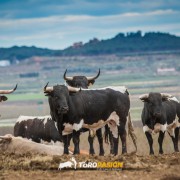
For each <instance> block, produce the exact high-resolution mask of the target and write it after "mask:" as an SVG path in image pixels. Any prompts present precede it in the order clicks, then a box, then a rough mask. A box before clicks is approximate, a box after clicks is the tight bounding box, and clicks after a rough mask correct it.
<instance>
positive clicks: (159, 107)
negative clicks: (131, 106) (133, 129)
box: [140, 93, 180, 154]
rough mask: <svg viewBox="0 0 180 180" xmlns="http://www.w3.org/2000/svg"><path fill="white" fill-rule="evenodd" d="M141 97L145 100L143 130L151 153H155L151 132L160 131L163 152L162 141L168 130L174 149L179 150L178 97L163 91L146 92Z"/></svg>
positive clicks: (160, 147)
mask: <svg viewBox="0 0 180 180" xmlns="http://www.w3.org/2000/svg"><path fill="white" fill-rule="evenodd" d="M140 99H141V100H142V101H143V102H144V108H143V111H142V115H141V118H142V123H143V130H144V132H145V134H146V137H147V140H148V143H149V147H150V154H154V150H153V139H152V135H151V134H152V133H153V132H154V133H157V132H159V138H158V143H159V153H160V154H162V153H163V148H162V143H163V139H164V134H165V131H166V130H167V131H168V133H169V135H170V136H171V138H172V141H173V144H174V150H175V151H179V149H178V134H179V126H180V103H179V102H178V101H177V99H176V98H174V97H172V96H171V95H169V94H163V93H149V94H144V95H141V96H140ZM177 118H178V119H177Z"/></svg>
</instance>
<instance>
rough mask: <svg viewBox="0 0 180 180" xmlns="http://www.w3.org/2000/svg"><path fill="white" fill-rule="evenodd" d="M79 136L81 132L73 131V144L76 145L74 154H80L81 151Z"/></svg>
mask: <svg viewBox="0 0 180 180" xmlns="http://www.w3.org/2000/svg"><path fill="white" fill-rule="evenodd" d="M79 136H80V131H75V130H73V143H74V154H80V150H79V141H80V140H79Z"/></svg>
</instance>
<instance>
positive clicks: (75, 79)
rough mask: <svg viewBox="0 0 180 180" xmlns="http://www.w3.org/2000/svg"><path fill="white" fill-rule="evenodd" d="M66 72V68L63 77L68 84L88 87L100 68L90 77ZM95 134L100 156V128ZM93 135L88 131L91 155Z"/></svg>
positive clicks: (102, 153) (102, 148)
mask: <svg viewBox="0 0 180 180" xmlns="http://www.w3.org/2000/svg"><path fill="white" fill-rule="evenodd" d="M66 73H67V69H66V71H65V72H64V76H63V77H64V80H65V81H66V83H67V84H68V85H69V86H72V87H81V88H85V89H88V87H89V86H90V85H93V84H94V83H95V80H96V79H97V78H98V77H99V75H100V69H99V72H98V73H97V75H96V76H90V77H88V76H67V75H66ZM106 134H108V130H106ZM96 135H97V139H98V142H99V155H101V156H102V155H104V147H103V136H102V131H101V129H98V130H97V131H96ZM94 137H95V136H94V135H91V134H90V132H89V136H88V141H89V146H90V149H89V154H92V155H93V154H95V151H94V147H93V141H94ZM69 138H71V135H69Z"/></svg>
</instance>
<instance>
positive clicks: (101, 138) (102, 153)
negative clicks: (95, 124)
mask: <svg viewBox="0 0 180 180" xmlns="http://www.w3.org/2000/svg"><path fill="white" fill-rule="evenodd" d="M96 135H97V138H98V142H99V155H100V156H104V148H103V137H102V130H101V129H98V130H97V131H96Z"/></svg>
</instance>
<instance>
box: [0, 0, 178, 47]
mask: <svg viewBox="0 0 180 180" xmlns="http://www.w3.org/2000/svg"><path fill="white" fill-rule="evenodd" d="M137 30H141V31H142V32H143V33H145V32H149V31H151V32H152V31H153V32H157V31H160V32H168V33H170V34H174V35H177V36H180V0H0V47H11V46H14V45H18V46H23V45H25V46H37V47H42V48H50V49H64V48H66V47H68V46H70V45H72V44H73V43H74V42H79V41H82V42H83V43H86V42H88V41H89V40H90V39H92V38H94V37H97V38H98V39H100V40H101V39H108V38H112V37H114V36H115V35H116V34H118V33H120V32H124V33H126V32H136V31H137Z"/></svg>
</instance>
